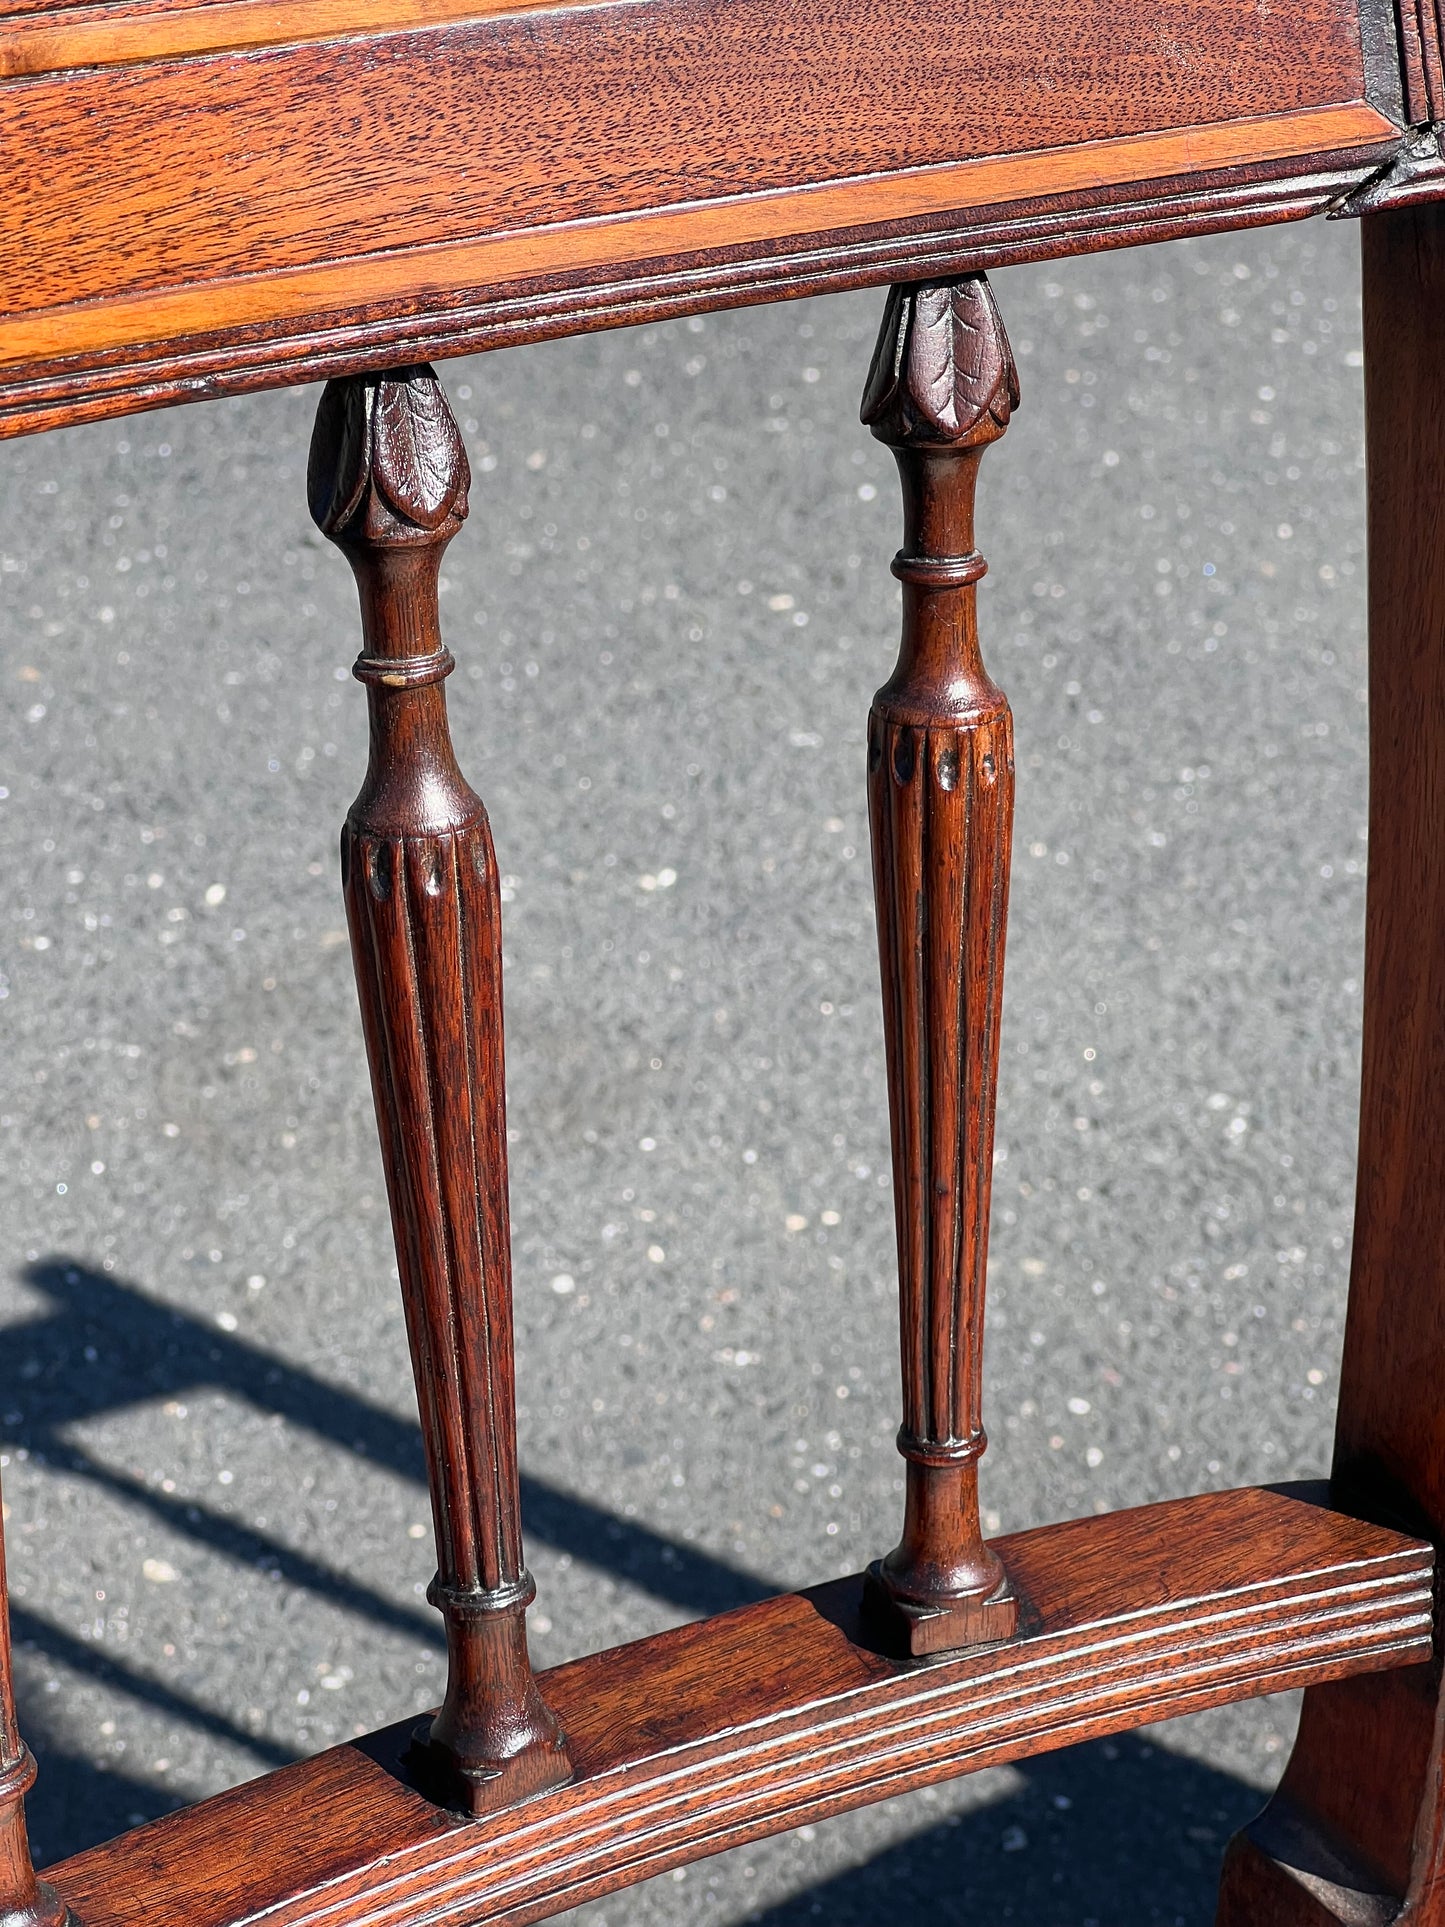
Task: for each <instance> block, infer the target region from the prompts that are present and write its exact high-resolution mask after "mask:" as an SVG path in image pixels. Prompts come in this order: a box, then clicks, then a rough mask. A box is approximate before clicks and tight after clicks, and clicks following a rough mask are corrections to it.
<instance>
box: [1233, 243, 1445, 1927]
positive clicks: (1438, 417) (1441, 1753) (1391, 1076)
mask: <svg viewBox="0 0 1445 1927" xmlns="http://www.w3.org/2000/svg"><path fill="white" fill-rule="evenodd" d="M1361 238H1362V242H1363V248H1364V276H1365V278H1364V296H1365V300H1364V319H1365V422H1366V463H1367V487H1368V498H1367V499H1368V512H1369V529H1368V536H1369V558H1370V605H1369V608H1370V867H1369V895H1368V900H1367V910H1366V926H1365V986H1364V1052H1363V1066H1362V1079H1361V1093H1360V1153H1359V1176H1358V1188H1357V1195H1356V1204H1355V1240H1354V1251H1353V1258H1352V1264H1351V1275H1350V1302H1349V1313H1348V1317H1347V1320H1346V1325H1345V1348H1344V1358H1343V1362H1342V1365H1341V1372H1340V1402H1339V1415H1338V1422H1337V1434H1336V1445H1335V1482H1336V1486H1337V1489H1338V1490H1339V1491H1340V1492H1341V1493H1343V1494H1345V1495H1346V1497H1347V1502H1348V1503H1349V1504H1351V1505H1352V1506H1353V1507H1355V1508H1358V1509H1360V1510H1361V1511H1362V1512H1364V1513H1366V1514H1368V1515H1369V1516H1373V1517H1377V1518H1385V1519H1391V1520H1394V1521H1396V1522H1398V1523H1401V1524H1403V1525H1405V1526H1406V1528H1407V1529H1410V1530H1414V1531H1418V1532H1420V1533H1422V1534H1423V1535H1425V1536H1427V1537H1429V1538H1430V1539H1432V1540H1433V1541H1434V1542H1435V1543H1436V1544H1437V1545H1438V1544H1440V1543H1441V1542H1442V1540H1445V1401H1442V1398H1441V1387H1442V1386H1445V1290H1442V1278H1441V1198H1442V1196H1445V841H1442V838H1441V834H1440V820H1441V806H1442V798H1445V366H1442V362H1441V356H1440V317H1441V314H1442V312H1445V209H1442V208H1440V207H1424V208H1413V209H1409V210H1405V211H1402V212H1398V213H1387V214H1377V215H1371V216H1369V217H1367V218H1366V219H1365V221H1364V222H1363V223H1362V225H1361ZM1442 1711H1445V1703H1442V1698H1441V1683H1440V1672H1439V1667H1438V1665H1437V1666H1436V1667H1434V1668H1426V1669H1419V1668H1417V1669H1413V1670H1411V1671H1408V1672H1404V1673H1401V1674H1399V1675H1397V1676H1393V1677H1391V1678H1390V1679H1388V1680H1379V1681H1371V1682H1369V1683H1368V1684H1360V1683H1353V1684H1349V1685H1339V1686H1331V1687H1327V1688H1321V1689H1317V1690H1315V1691H1314V1692H1311V1693H1310V1694H1308V1695H1307V1696H1306V1700H1305V1706H1304V1712H1303V1716H1302V1719H1301V1723H1300V1731H1299V1737H1298V1740H1297V1742H1296V1745H1295V1750H1294V1753H1293V1755H1292V1756H1291V1759H1290V1763H1289V1766H1288V1768H1287V1769H1286V1772H1285V1776H1284V1780H1283V1782H1282V1785H1281V1788H1280V1791H1279V1793H1278V1794H1277V1795H1276V1797H1275V1799H1274V1801H1273V1802H1271V1806H1270V1808H1269V1809H1268V1810H1267V1812H1266V1814H1265V1816H1264V1817H1263V1819H1262V1821H1261V1822H1258V1823H1256V1825H1255V1826H1254V1827H1251V1828H1250V1829H1249V1830H1248V1832H1247V1833H1246V1834H1244V1835H1242V1836H1241V1837H1240V1838H1239V1839H1238V1840H1237V1841H1236V1842H1235V1844H1234V1846H1233V1847H1232V1849H1231V1853H1230V1858H1229V1862H1228V1863H1227V1866H1226V1874H1225V1884H1224V1901H1223V1905H1222V1908H1221V1913H1220V1921H1221V1927H1252V1923H1254V1922H1255V1921H1257V1920H1260V1919H1264V1918H1268V1919H1269V1920H1270V1921H1272V1922H1277V1923H1278V1927H1318V1924H1319V1923H1320V1922H1322V1921H1336V1920H1338V1921H1340V1922H1354V1921H1356V1920H1357V1919H1359V1920H1362V1921H1365V1922H1372V1921H1373V1920H1375V1919H1377V1918H1378V1919H1381V1920H1391V1921H1393V1920H1395V1919H1396V1918H1398V1919H1399V1920H1400V1921H1401V1922H1405V1921H1409V1922H1411V1923H1413V1927H1426V1923H1427V1922H1435V1921H1438V1920H1440V1919H1442V1918H1445V1776H1442V1762H1445V1741H1442ZM1372 1909H1373V1911H1372ZM1352 1910H1353V1911H1352Z"/></svg>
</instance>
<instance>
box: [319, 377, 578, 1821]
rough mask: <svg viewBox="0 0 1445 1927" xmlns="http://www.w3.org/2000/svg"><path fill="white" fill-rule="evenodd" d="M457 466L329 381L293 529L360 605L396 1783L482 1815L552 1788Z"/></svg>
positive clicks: (553, 1763) (357, 832)
mask: <svg viewBox="0 0 1445 1927" xmlns="http://www.w3.org/2000/svg"><path fill="white" fill-rule="evenodd" d="M470 479H471V477H470V471H469V469H468V466H467V458H466V451H465V449H464V448H463V446H462V440H461V435H460V433H459V431H458V429H457V425H456V422H455V421H454V419H453V417H452V414H451V411H450V409H449V408H448V406H447V401H446V397H445V395H444V393H443V391H442V388H441V384H440V383H439V382H438V381H437V379H436V376H435V375H434V373H433V372H432V370H431V369H430V368H428V367H414V368H402V369H398V370H395V371H393V372H391V373H389V374H386V375H382V376H355V377H351V378H348V379H346V380H342V381H333V382H330V383H328V384H327V387H326V390H325V393H324V394H323V396H322V399H321V405H320V409H319V411H318V414H317V418H316V428H315V432H314V434H313V437H312V443H311V462H310V472H309V476H308V486H309V493H310V502H311V512H312V515H313V516H314V518H315V520H316V522H317V524H318V526H319V527H320V528H321V530H322V531H323V533H324V534H326V535H327V536H329V537H330V538H331V540H332V541H333V542H335V543H337V544H338V546H339V547H340V548H341V550H342V552H343V553H344V554H345V556H346V559H347V561H348V562H349V563H350V564H351V567H352V570H353V573H354V574H355V576H356V581H357V586H358V588H359V590H360V596H361V619H362V634H363V639H364V642H363V650H362V654H361V656H360V657H359V658H358V660H357V663H356V666H355V674H356V675H357V677H358V678H359V679H360V680H361V681H362V682H363V683H365V685H366V689H367V696H368V701H369V707H370V718H371V756H370V763H369V766H368V769H367V773H366V780H365V782H364V784H363V785H362V789H361V793H360V795H359V796H358V797H357V799H356V801H355V803H354V804H353V805H352V807H351V813H350V815H349V816H348V818H347V821H346V826H345V829H344V830H343V832H342V838H341V859H342V875H343V883H344V888H345V893H346V910H347V919H348V922H349V924H350V929H351V943H352V955H353V959H354V962H355V966H356V980H357V986H358V990H359V992H360V999H361V1013H362V1022H363V1027H364V1029H365V1033H366V1045H367V1053H368V1056H369V1058H370V1063H371V1077H372V1089H373V1094H374V1096H375V1100H376V1114H377V1121H378V1125H379V1128H380V1132H381V1145H382V1155H383V1160H384V1163H385V1166H386V1181H387V1189H388V1193H389V1197H390V1203H391V1216H392V1225H393V1228H394V1231H395V1236H396V1250H397V1261H398V1266H399V1269H400V1273H401V1285H402V1296H403V1299H404V1302H405V1307H406V1322H407V1334H408V1338H409V1340H410V1345H411V1354H412V1363H413V1367H414V1370H415V1373H416V1383H417V1394H418V1401H419V1404H420V1408H421V1421H422V1433H423V1437H424V1439H425V1443H426V1455H427V1472H428V1480H429V1484H430V1487H431V1500H432V1513H433V1519H434V1523H435V1528H436V1543H437V1566H438V1570H437V1576H436V1578H435V1580H434V1582H433V1584H432V1586H431V1589H430V1592H429V1594H428V1597H429V1598H430V1600H431V1602H432V1604H433V1605H435V1606H436V1607H438V1608H439V1609H440V1611H441V1613H442V1616H443V1618H444V1620H445V1623H446V1635H447V1656H448V1677H447V1690H446V1697H445V1700H444V1702H443V1704H442V1708H441V1711H440V1712H439V1713H438V1714H437V1716H436V1717H435V1719H433V1720H432V1721H431V1722H430V1723H429V1724H428V1725H424V1726H423V1727H421V1728H419V1729H418V1731H417V1736H416V1740H415V1743H414V1745H413V1747H412V1750H411V1754H410V1756H409V1757H410V1765H411V1769H412V1771H413V1774H414V1777H415V1778H416V1781H417V1784H418V1785H420V1786H421V1787H422V1788H423V1790H424V1791H426V1792H427V1793H429V1794H430V1795H431V1796H432V1797H433V1798H435V1799H437V1800H439V1801H440V1802H441V1803H442V1804H444V1805H447V1806H449V1807H453V1808H456V1809H458V1810H460V1811H463V1812H470V1813H482V1812H489V1811H491V1810H493V1809H494V1808H496V1807H499V1806H504V1805H507V1804H509V1803H511V1802H512V1801H515V1800H518V1799H522V1798H524V1797H526V1796H527V1795H529V1794H532V1793H536V1792H538V1791H540V1790H541V1789H543V1788H545V1787H549V1786H554V1785H557V1784H559V1783H560V1782H562V1781H564V1780H566V1779H568V1778H569V1777H570V1775H571V1766H570V1763H569V1761H568V1758H567V1753H566V1747H565V1743H564V1739H563V1736H562V1733H561V1730H560V1728H559V1727H558V1725H557V1723H556V1721H555V1720H554V1718H553V1717H552V1715H551V1713H550V1712H549V1711H548V1709H547V1708H546V1706H545V1705H544V1704H543V1701H542V1699H541V1696H540V1694H539V1693H538V1690H537V1686H536V1682H535V1680H534V1679H533V1676H532V1670H531V1666H530V1663H529V1661H528V1656H527V1639H526V1610H527V1606H528V1604H529V1603H530V1601H531V1599H532V1597H533V1594H534V1590H535V1589H534V1587H533V1584H532V1581H531V1579H530V1577H529V1575H528V1573H527V1570H526V1568H525V1566H524V1565H523V1563H522V1538H521V1516H520V1507H519V1502H518V1494H517V1445H516V1419H515V1405H514V1393H513V1369H512V1286H511V1253H510V1233H509V1222H508V1208H507V1129H506V1102H505V1094H504V1087H503V1061H502V942H501V909H500V893H499V889H498V880H497V869H496V859H495V857H494V854H493V851H492V839H491V831H490V828H489V826H488V823H487V815H486V811H485V809H484V808H483V806H482V803H481V801H480V799H479V798H478V797H477V796H476V795H475V794H474V793H473V792H472V790H471V789H470V788H469V787H468V785H467V783H466V782H465V780H464V779H463V777H462V775H461V772H460V771H459V770H458V768H457V764H456V759H455V756H454V755H453V751H452V745H451V737H450V733H449V730H448V726H447V712H446V697H445V694H444V692H443V689H442V681H443V678H444V677H446V676H447V675H448V674H449V672H450V670H451V668H452V658H451V655H450V654H449V652H448V651H447V649H446V648H445V647H444V645H443V643H442V640H441V630H440V622H439V615H438V608H437V586H438V584H437V578H438V570H439V567H440V563H441V557H442V552H443V550H444V549H445V548H446V545H447V543H448V542H449V541H450V540H451V539H452V537H453V536H454V535H455V533H456V531H457V529H458V528H459V527H460V526H461V523H462V520H463V518H464V517H465V515H466V512H467V493H466V491H467V486H468V483H469V481H470Z"/></svg>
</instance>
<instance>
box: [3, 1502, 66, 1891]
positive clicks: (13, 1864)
mask: <svg viewBox="0 0 1445 1927" xmlns="http://www.w3.org/2000/svg"><path fill="white" fill-rule="evenodd" d="M12 1679H13V1675H12V1670H11V1664H10V1594H9V1588H8V1585H7V1582H6V1577H5V1536H4V1532H3V1530H0V1927H65V1923H67V1922H69V1921H70V1920H71V1914H70V1910H69V1908H68V1907H67V1906H66V1905H65V1902H64V1901H63V1900H62V1899H61V1898H60V1896H59V1894H57V1893H56V1891H55V1889H54V1888H53V1887H48V1886H46V1884H45V1882H44V1881H42V1880H37V1879H36V1878H35V1868H34V1866H33V1864H32V1862H31V1859H30V1841H29V1838H28V1836H27V1834H26V1831H25V1796H26V1794H27V1793H28V1792H29V1791H30V1789H31V1787H32V1786H33V1785H34V1784H35V1755H34V1754H33V1753H32V1752H31V1751H30V1748H29V1747H28V1746H27V1745H26V1744H25V1742H24V1740H22V1739H21V1737H20V1728H19V1726H18V1725H17V1723H16V1719H15V1689H14V1686H13V1683H12Z"/></svg>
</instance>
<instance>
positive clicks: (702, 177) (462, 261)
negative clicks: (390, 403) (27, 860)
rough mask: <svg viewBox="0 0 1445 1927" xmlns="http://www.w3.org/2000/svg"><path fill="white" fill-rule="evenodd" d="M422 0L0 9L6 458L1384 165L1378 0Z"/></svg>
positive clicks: (1016, 252)
mask: <svg viewBox="0 0 1445 1927" xmlns="http://www.w3.org/2000/svg"><path fill="white" fill-rule="evenodd" d="M414 6H415V0H358V6H357V10H356V13H355V15H354V25H353V26H352V27H350V28H347V27H343V26H341V25H339V24H338V15H337V5H336V0H293V4H292V5H291V6H285V5H283V4H282V3H281V0H218V4H216V5H210V6H192V7H185V6H175V5H156V4H154V0H151V3H150V4H147V3H146V0H137V3H136V4H127V5H123V6H104V7H102V6H96V5H87V6H81V7H67V6H49V7H46V6H25V7H23V8H20V9H18V10H16V9H15V8H13V7H12V9H11V11H10V13H9V16H8V18H7V17H6V15H5V14H3V13H0V62H3V63H6V64H8V66H9V69H10V71H11V78H10V79H8V80H5V79H0V152H3V153H5V154H7V155H8V156H19V157H21V158H20V160H19V161H18V163H14V164H12V166H11V169H10V173H9V175H8V177H7V193H6V196H5V197H4V199H3V200H0V433H18V432H22V431H23V430H26V429H31V428H35V427H40V426H45V425H48V424H50V423H53V422H55V421H59V420H74V419H81V418H84V417H86V416H93V415H96V414H103V413H113V412H116V411H118V410H123V409H125V408H128V407H129V408H133V407H138V406H147V405H153V404H154V403H155V402H157V401H160V400H177V399H184V398H187V397H194V396H195V395H196V394H198V393H207V392H218V391H219V390H220V389H222V388H226V387H234V386H247V385H259V384H264V383H265V382H268V381H269V382H282V381H287V380H295V379H298V378H299V377H301V376H302V375H303V374H316V373H327V372H329V373H334V372H337V371H338V370H340V369H344V368H348V367H349V368H356V367H361V366H365V365H368V364H369V365H372V366H377V365H385V364H386V363H387V362H388V361H394V360H395V359H396V357H397V355H398V352H400V353H402V354H410V353H420V352H435V353H442V352H446V353H456V352H459V351H460V350H461V349H463V348H475V347H479V346H485V345H490V344H492V343H495V342H497V341H500V340H504V339H516V338H536V337H537V336H539V335H543V334H552V333H564V332H569V331H573V330H576V329H578V328H587V327H597V326H603V325H610V324H611V323H614V322H616V321H621V320H628V319H638V318H641V317H642V316H643V315H645V314H648V313H655V312H658V311H660V310H666V311H673V312H676V311H681V310H685V309H687V308H690V307H691V308H696V307H706V306H711V305H717V304H718V303H720V302H724V301H728V300H739V299H741V300H749V299H751V300H757V299H765V298H775V297H776V296H777V295H780V294H784V293H793V292H801V291H803V290H804V289H805V288H806V287H808V286H814V287H821V286H827V285H842V284H848V283H850V282H851V283H853V284H858V283H862V282H867V281H874V282H877V281H883V280H887V279H889V278H892V277H894V276H897V275H899V274H910V273H911V274H912V275H914V276H916V275H918V274H919V273H921V272H927V271H929V268H930V263H929V262H926V261H924V260H922V259H920V250H925V249H926V250H928V251H930V252H931V254H932V255H933V257H934V260H935V261H937V262H938V265H939V266H940V267H941V268H945V269H946V268H952V269H953V270H954V271H957V269H958V268H959V267H960V266H961V265H963V264H964V263H965V262H967V263H968V264H970V265H972V264H975V263H976V262H977V259H978V257H977V256H976V254H974V253H973V250H972V247H971V241H972V238H973V236H972V230H973V229H975V228H978V227H983V228H986V229H992V230H994V231H996V233H997V237H998V238H997V239H996V240H995V241H994V243H993V245H995V246H996V247H998V248H1000V249H1002V250H1003V252H1002V253H1001V254H1000V255H999V256H998V257H997V258H1012V259H1016V258H1022V257H1023V256H1024V255H1025V254H1026V253H1027V252H1028V251H1029V250H1030V249H1033V250H1036V251H1037V250H1038V249H1040V248H1041V247H1042V248H1043V250H1044V251H1052V252H1057V251H1059V247H1060V245H1061V244H1062V245H1068V244H1069V242H1068V227H1069V221H1068V218H1067V217H1068V216H1069V215H1070V214H1072V213H1076V212H1077V206H1078V197H1081V196H1082V197H1085V200H1086V201H1087V202H1088V203H1089V204H1090V205H1092V206H1093V207H1096V208H1099V209H1102V208H1104V207H1109V208H1111V209H1115V210H1117V209H1119V208H1126V207H1128V206H1129V205H1130V204H1131V203H1138V204H1139V214H1138V218H1137V221H1136V224H1135V231H1136V235H1137V234H1141V233H1145V232H1154V233H1164V232H1189V231H1197V230H1199V229H1202V228H1206V227H1208V226H1210V225H1211V224H1213V223H1215V222H1217V221H1218V220H1219V219H1220V218H1221V215H1222V213H1223V210H1224V209H1225V208H1228V209H1229V210H1230V214H1229V216H1228V217H1227V218H1230V219H1234V220H1253V219H1270V218H1282V217H1284V216H1286V215H1287V214H1289V213H1294V212H1303V211H1306V210H1310V209H1318V208H1320V207H1322V206H1323V205H1325V204H1326V202H1327V201H1329V200H1330V199H1331V198H1334V197H1337V196H1339V195H1341V194H1343V193H1345V192H1347V191H1348V190H1349V189H1350V188H1351V187H1354V186H1358V185H1359V184H1360V183H1361V182H1363V181H1364V180H1365V179H1366V178H1367V177H1368V176H1369V174H1370V173H1372V172H1373V171H1374V169H1375V168H1376V166H1377V165H1378V164H1379V163H1380V162H1381V161H1384V160H1387V159H1388V158H1389V156H1390V155H1391V154H1392V153H1393V152H1394V151H1395V150H1396V149H1397V147H1398V145H1399V125H1398V107H1399V94H1400V79H1399V72H1398V67H1397V64H1396V62H1395V61H1394V60H1393V58H1391V59H1386V60H1382V59H1381V58H1380V57H1379V48H1380V45H1381V44H1382V34H1383V33H1384V32H1385V31H1391V32H1392V29H1387V28H1386V27H1384V26H1382V21H1383V18H1384V16H1383V15H1382V13H1381V0H1367V4H1366V5H1365V6H1364V8H1363V11H1362V12H1360V13H1356V11H1355V10H1354V8H1353V7H1352V6H1350V5H1347V4H1343V5H1342V4H1341V3H1340V0H1275V4H1273V5H1271V6H1270V7H1268V8H1264V9H1261V8H1259V7H1258V6H1257V5H1256V4H1255V0H1061V4H1060V7H1059V8H1055V9H1054V10H1053V12H1052V13H1051V14H1050V16H1049V18H1048V20H1047V21H1046V22H1045V21H1044V20H1042V19H1041V17H1040V15H1039V13H1038V10H1037V8H1036V7H1035V6H1034V5H1033V4H1032V0H988V4H987V5H985V4H984V0H966V3H965V4H963V5H962V6H959V5H956V4H953V0H923V3H922V4H920V5H918V6H914V7H910V8H908V9H905V10H903V11H901V12H898V13H895V14H894V15H891V16H890V19H889V29H888V32H887V33H886V34H880V33H879V31H878V16H877V10H876V8H875V7H874V6H873V5H871V4H870V0H793V4H790V5H787V6H782V7H780V6H778V5H777V4H775V0H729V3H728V4H727V5H726V6H717V5H715V4H711V3H710V0H602V4H593V5H587V6H580V5H561V6H549V7H547V8H543V9H541V10H537V9H533V8H529V7H527V6H521V7H515V6H508V7H506V8H505V9H501V10H499V9H498V8H496V7H495V6H494V5H492V4H489V3H488V0H480V3H479V4H478V5H476V6H474V7H472V8H470V9H468V10H467V12H466V14H465V16H464V17H457V15H456V12H455V9H454V7H453V5H452V4H451V0H446V3H445V4H443V5H442V6H441V7H440V9H439V11H438V12H437V13H436V14H431V15H429V16H428V19H427V22H426V24H418V23H417V22H416V21H415V19H414ZM323 100H324V101H325V103H326V111H325V112H324V113H318V112H317V111H316V103H317V102H318V101H323ZM961 100H967V102H968V111H967V112H966V113H961V112H960V111H959V103H960V101H961ZM800 103H806V111H803V112H800V111H799V104H800ZM499 130H504V134H503V132H501V131H499ZM178 181H184V182H185V183H186V192H184V193H177V192H176V183H177V182H178ZM1164 208H1167V210H1168V212H1167V213H1165V212H1163V211H1162V210H1163V209H1164ZM1100 219H1101V220H1102V222H1103V225H1104V226H1105V227H1107V226H1108V225H1109V219H1108V217H1107V216H1103V215H1102V214H1101V216H1100ZM1094 225H1096V224H1094V223H1078V224H1076V239H1075V242H1074V244H1075V245H1092V244H1093V243H1092V242H1091V241H1090V240H1089V238H1088V237H1089V235H1090V234H1091V233H1092V232H1093V228H1094ZM1116 238H1120V239H1122V238H1126V237H1125V236H1124V235H1123V234H1120V235H1119V236H1117V237H1116ZM940 256H941V259H940Z"/></svg>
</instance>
